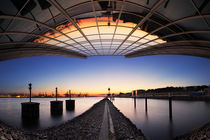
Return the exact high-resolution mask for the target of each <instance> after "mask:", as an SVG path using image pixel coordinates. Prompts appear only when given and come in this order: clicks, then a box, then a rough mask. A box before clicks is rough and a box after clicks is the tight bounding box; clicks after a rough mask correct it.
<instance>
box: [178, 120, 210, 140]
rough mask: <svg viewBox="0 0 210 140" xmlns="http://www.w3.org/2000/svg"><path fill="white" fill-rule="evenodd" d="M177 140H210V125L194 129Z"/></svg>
mask: <svg viewBox="0 0 210 140" xmlns="http://www.w3.org/2000/svg"><path fill="white" fill-rule="evenodd" d="M175 140H210V123H207V124H205V125H203V126H202V127H200V128H197V129H194V130H192V131H191V132H189V133H187V134H184V135H181V136H178V137H176V138H175Z"/></svg>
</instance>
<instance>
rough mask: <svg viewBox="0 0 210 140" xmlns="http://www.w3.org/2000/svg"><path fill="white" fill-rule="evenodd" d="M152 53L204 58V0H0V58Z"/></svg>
mask: <svg viewBox="0 0 210 140" xmlns="http://www.w3.org/2000/svg"><path fill="white" fill-rule="evenodd" d="M156 54H183V55H193V56H200V57H207V58H210V1H209V0H184V1H183V0H141V1H140V0H57V1H56V0H2V1H1V5H0V60H7V59H12V58H19V57H28V56H41V55H44V56H47V55H53V56H55V55H59V56H68V57H79V58H86V57H89V56H104V55H110V56H126V57H137V56H144V55H156Z"/></svg>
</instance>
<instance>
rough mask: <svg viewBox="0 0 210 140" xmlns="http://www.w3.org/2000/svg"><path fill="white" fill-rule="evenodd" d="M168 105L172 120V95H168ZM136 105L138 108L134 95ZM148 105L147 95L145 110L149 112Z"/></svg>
mask: <svg viewBox="0 0 210 140" xmlns="http://www.w3.org/2000/svg"><path fill="white" fill-rule="evenodd" d="M168 106H169V119H170V120H172V117H173V116H172V97H171V96H169V97H168ZM134 107H135V108H136V97H135V96H134ZM147 111H148V107H147V97H145V112H146V113H147Z"/></svg>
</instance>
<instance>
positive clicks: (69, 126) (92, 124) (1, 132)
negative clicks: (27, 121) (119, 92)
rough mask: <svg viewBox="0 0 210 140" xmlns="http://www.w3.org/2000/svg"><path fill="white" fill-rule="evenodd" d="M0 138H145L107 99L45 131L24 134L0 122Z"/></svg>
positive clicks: (5, 139)
mask: <svg viewBox="0 0 210 140" xmlns="http://www.w3.org/2000/svg"><path fill="white" fill-rule="evenodd" d="M0 139H2V140H7V139H18V140H35V139H36V140H37V139H42V140H44V139H47V140H52V139H59V140H66V139H72V140H73V139H74V140H75V139H79V140H86V139H87V140H108V139H110V140H115V139H138V140H145V139H146V138H145V137H144V135H143V133H142V132H141V130H139V129H137V128H136V126H135V125H134V124H132V123H131V121H130V120H129V119H127V118H126V117H125V116H124V115H123V114H122V113H120V112H119V111H118V110H117V108H116V107H115V106H114V105H113V104H112V103H111V102H110V101H109V100H108V99H103V100H101V101H100V102H98V103H96V104H95V105H93V106H92V107H91V108H90V109H89V110H88V111H86V112H84V113H83V114H81V115H80V116H78V117H76V118H74V119H72V120H70V121H68V122H66V123H64V124H61V125H59V126H54V127H51V128H48V129H45V130H37V131H34V132H26V131H23V130H20V129H15V128H12V127H9V126H8V125H6V124H4V123H0Z"/></svg>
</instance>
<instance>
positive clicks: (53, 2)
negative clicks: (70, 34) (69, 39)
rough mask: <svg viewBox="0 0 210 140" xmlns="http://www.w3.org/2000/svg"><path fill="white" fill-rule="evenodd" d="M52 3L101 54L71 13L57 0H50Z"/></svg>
mask: <svg viewBox="0 0 210 140" xmlns="http://www.w3.org/2000/svg"><path fill="white" fill-rule="evenodd" d="M48 1H49V2H50V3H51V4H52V5H54V6H55V7H56V8H57V9H58V10H59V11H60V12H61V13H62V14H63V15H64V16H65V17H66V19H67V20H68V21H69V22H71V23H72V24H73V25H74V26H75V27H76V28H77V30H78V31H79V32H80V33H81V34H82V36H83V37H84V38H85V39H86V40H87V42H88V43H89V44H90V45H91V47H92V48H93V49H94V50H95V52H96V53H97V54H99V53H98V52H97V50H96V49H95V47H94V46H93V44H92V43H91V42H90V41H89V40H88V38H87V37H86V35H85V34H84V33H83V31H82V30H81V29H80V27H79V26H78V25H77V24H76V23H75V22H74V20H73V19H72V18H71V17H70V16H69V14H68V13H67V12H66V11H65V9H64V8H63V7H61V5H60V4H59V3H58V2H56V1H55V0H48Z"/></svg>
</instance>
